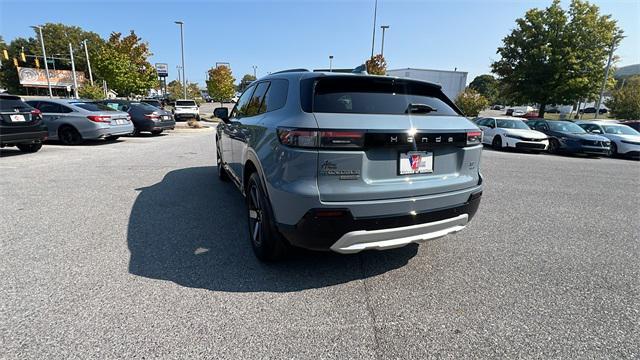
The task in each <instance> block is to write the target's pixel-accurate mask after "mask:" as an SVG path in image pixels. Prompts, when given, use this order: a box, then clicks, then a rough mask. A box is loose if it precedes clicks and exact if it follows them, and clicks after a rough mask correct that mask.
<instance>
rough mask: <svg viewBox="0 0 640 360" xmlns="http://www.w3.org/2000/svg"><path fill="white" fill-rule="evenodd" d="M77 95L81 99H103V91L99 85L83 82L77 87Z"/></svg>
mask: <svg viewBox="0 0 640 360" xmlns="http://www.w3.org/2000/svg"><path fill="white" fill-rule="evenodd" d="M78 96H79V97H80V98H82V99H93V100H99V99H104V92H103V90H102V87H100V86H97V85H91V84H84V85H82V86H81V87H80V88H79V89H78Z"/></svg>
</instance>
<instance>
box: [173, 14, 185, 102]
mask: <svg viewBox="0 0 640 360" xmlns="http://www.w3.org/2000/svg"><path fill="white" fill-rule="evenodd" d="M174 22H175V23H176V24H178V25H180V51H181V53H182V89H183V91H184V98H185V99H186V98H187V83H186V78H185V76H184V33H183V31H182V26H183V25H184V22H182V21H174Z"/></svg>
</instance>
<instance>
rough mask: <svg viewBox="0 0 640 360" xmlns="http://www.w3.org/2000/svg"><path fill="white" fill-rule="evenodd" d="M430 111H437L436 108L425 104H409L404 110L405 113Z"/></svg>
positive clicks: (425, 112)
mask: <svg viewBox="0 0 640 360" xmlns="http://www.w3.org/2000/svg"><path fill="white" fill-rule="evenodd" d="M432 111H438V109H436V108H434V107H431V106H429V105H427V104H409V106H407V109H406V110H405V111H404V113H405V114H413V113H415V114H427V113H430V112H432Z"/></svg>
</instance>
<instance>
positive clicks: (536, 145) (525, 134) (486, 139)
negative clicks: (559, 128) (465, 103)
mask: <svg viewBox="0 0 640 360" xmlns="http://www.w3.org/2000/svg"><path fill="white" fill-rule="evenodd" d="M476 125H478V127H479V128H480V129H481V130H482V143H483V144H489V145H491V146H492V147H493V148H494V149H503V148H515V149H519V150H527V151H533V152H539V151H544V150H547V148H548V147H549V139H548V137H547V135H545V134H543V133H541V132H539V131H535V130H531V129H530V128H529V126H527V124H525V122H524V121H522V120H521V119H514V118H480V119H478V120H476Z"/></svg>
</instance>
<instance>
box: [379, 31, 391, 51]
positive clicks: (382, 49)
mask: <svg viewBox="0 0 640 360" xmlns="http://www.w3.org/2000/svg"><path fill="white" fill-rule="evenodd" d="M380 28H381V29H382V48H381V49H380V55H382V56H384V31H385V30H387V29H388V28H389V25H382V26H380Z"/></svg>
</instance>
